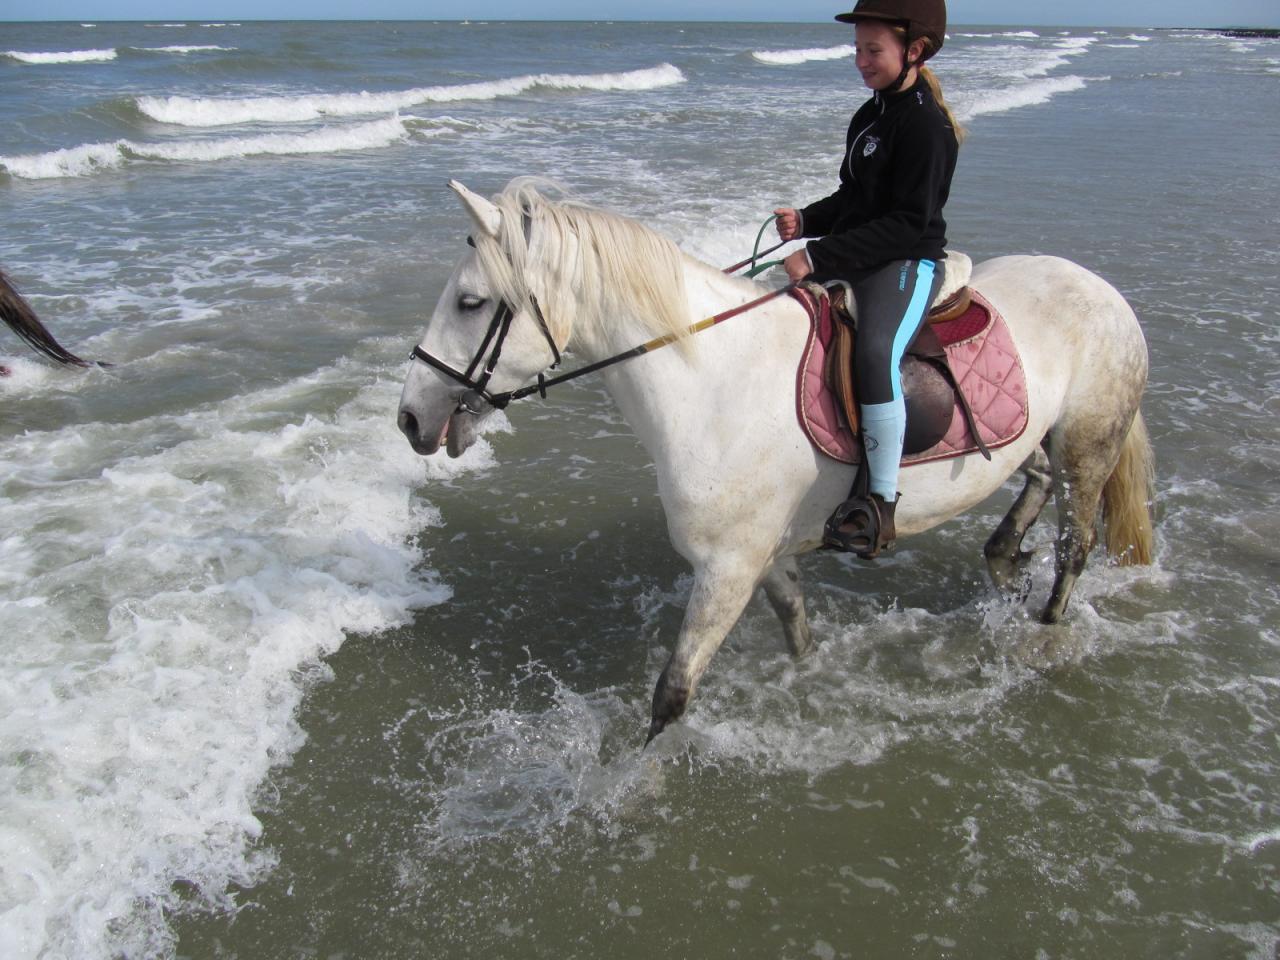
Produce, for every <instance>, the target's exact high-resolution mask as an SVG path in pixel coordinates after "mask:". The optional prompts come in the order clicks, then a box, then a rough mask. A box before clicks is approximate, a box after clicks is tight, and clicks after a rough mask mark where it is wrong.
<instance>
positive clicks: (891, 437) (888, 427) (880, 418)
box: [858, 397, 907, 502]
mask: <svg viewBox="0 0 1280 960" xmlns="http://www.w3.org/2000/svg"><path fill="white" fill-rule="evenodd" d="M858 413H859V415H860V416H861V418H862V433H863V436H864V438H865V442H866V448H867V469H868V470H869V471H870V473H871V484H870V486H871V492H872V493H878V494H879V495H880V496H881V497H883V498H884V499H885V501H886V502H889V501H892V500H895V499H897V496H898V462H899V461H900V460H901V459H902V439H903V437H904V436H905V434H906V430H907V404H906V401H904V400H903V399H902V398H901V397H899V398H898V399H897V400H890V401H889V402H888V403H864V404H862V405H860V406H859V408H858Z"/></svg>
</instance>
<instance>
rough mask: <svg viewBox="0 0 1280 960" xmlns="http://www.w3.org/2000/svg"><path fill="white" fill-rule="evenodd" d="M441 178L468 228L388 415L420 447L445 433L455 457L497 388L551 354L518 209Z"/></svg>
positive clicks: (430, 447)
mask: <svg viewBox="0 0 1280 960" xmlns="http://www.w3.org/2000/svg"><path fill="white" fill-rule="evenodd" d="M449 185H450V186H451V187H452V188H453V190H454V191H455V192H456V193H457V194H458V196H459V197H460V198H461V200H462V204H463V206H464V207H465V208H466V211H467V213H468V214H469V215H470V217H471V220H472V226H473V230H472V235H471V237H470V238H468V243H469V247H468V249H467V251H466V254H465V255H464V256H463V258H462V260H461V261H460V262H459V263H458V265H457V267H455V268H454V271H453V275H452V276H451V277H450V278H449V282H448V284H447V285H446V286H445V288H444V292H443V293H442V294H441V295H440V299H439V301H438V302H437V303H436V306H435V310H434V311H433V312H432V314H431V320H430V322H429V323H428V325H427V330H426V333H425V334H424V336H423V338H422V341H421V342H420V343H419V344H418V347H417V348H416V349H415V350H414V354H413V355H414V358H415V360H417V361H421V362H415V363H413V365H412V367H411V368H410V370H409V376H408V378H407V379H406V380H405V385H404V390H403V391H402V393H401V395H400V410H399V414H398V416H397V424H398V425H399V427H400V430H401V432H403V433H404V435H405V436H406V437H408V439H409V443H410V445H412V447H413V449H414V450H415V451H417V452H418V453H420V454H422V455H424V456H430V455H431V454H433V453H435V452H436V451H437V450H439V449H440V446H441V445H442V444H446V442H447V450H448V452H449V456H451V457H457V456H461V455H462V453H463V451H465V450H466V449H467V448H468V447H469V446H471V444H472V443H474V442H475V439H476V436H477V427H478V426H479V424H480V422H481V421H482V420H483V419H484V418H485V417H487V416H488V415H489V414H490V413H492V412H493V410H494V409H495V407H497V406H502V405H504V404H505V400H506V394H508V393H509V392H510V391H512V390H514V389H516V388H517V387H519V386H520V385H521V384H524V383H527V382H528V381H529V380H531V379H533V378H534V377H536V376H537V375H538V374H539V373H541V372H542V371H544V370H546V369H547V368H548V367H550V366H552V365H553V364H554V363H556V362H558V361H559V358H560V357H559V346H558V345H557V337H556V336H553V332H552V330H551V329H549V328H548V326H547V321H546V318H545V317H544V316H543V314H542V308H541V307H540V306H539V304H538V299H537V296H536V295H535V294H534V293H533V291H532V289H531V287H530V277H529V275H528V274H529V272H530V271H529V255H528V254H529V247H530V237H531V233H532V220H531V217H530V214H529V212H528V210H527V208H525V209H524V210H523V211H522V208H520V207H519V206H515V207H512V206H510V205H507V207H506V208H505V209H504V208H500V207H499V206H497V205H496V204H494V203H491V202H490V201H488V200H486V199H484V198H483V197H480V196H478V195H476V194H475V193H472V192H471V191H470V190H468V189H467V188H466V187H464V186H463V185H462V184H460V183H458V182H457V181H456V180H455V181H451V182H450V184H449ZM513 219H514V220H515V221H516V222H514V223H513V222H511V221H512V220H513ZM561 336H563V334H561ZM562 342H563V340H561V343H562Z"/></svg>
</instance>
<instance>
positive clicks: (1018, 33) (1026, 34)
mask: <svg viewBox="0 0 1280 960" xmlns="http://www.w3.org/2000/svg"><path fill="white" fill-rule="evenodd" d="M956 36H957V37H965V38H968V39H973V40H992V39H995V38H997V37H1001V38H1005V37H1007V38H1012V39H1014V40H1039V39H1040V34H1038V33H1033V32H1032V31H1030V30H1008V31H1004V32H1003V33H957V34H956Z"/></svg>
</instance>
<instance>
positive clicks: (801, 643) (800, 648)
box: [761, 557, 815, 657]
mask: <svg viewBox="0 0 1280 960" xmlns="http://www.w3.org/2000/svg"><path fill="white" fill-rule="evenodd" d="M761 585H762V586H763V587H764V592H765V596H767V597H768V598H769V603H770V604H772V606H773V610H774V612H775V613H776V614H777V615H778V619H779V620H781V621H782V632H783V633H784V634H785V636H786V638H787V649H788V650H790V651H791V653H792V654H793V655H794V656H797V657H800V656H804V655H805V654H806V653H810V652H811V651H812V650H813V648H814V646H815V644H814V642H813V637H812V636H811V635H810V633H809V621H808V620H807V619H805V615H804V591H803V590H801V588H800V571H799V569H798V568H797V567H796V558H795V557H783V558H782V559H781V560H779V561H778V562H777V563H775V564H774V565H773V566H772V567H770V568H769V572H768V573H767V574H765V577H764V581H763V583H762V584H761Z"/></svg>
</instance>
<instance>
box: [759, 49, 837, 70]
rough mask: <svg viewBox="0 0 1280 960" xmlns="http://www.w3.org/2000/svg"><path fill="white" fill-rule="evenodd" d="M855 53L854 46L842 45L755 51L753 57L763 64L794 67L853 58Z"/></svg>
mask: <svg viewBox="0 0 1280 960" xmlns="http://www.w3.org/2000/svg"><path fill="white" fill-rule="evenodd" d="M855 53H857V50H856V48H855V47H854V46H853V45H852V44H842V45H840V46H838V47H811V48H808V49H804V50H753V51H752V52H751V56H753V57H755V59H757V60H759V61H760V62H761V63H769V64H773V65H775V66H793V65H795V64H798V63H808V62H810V61H813V60H841V59H843V58H845V57H852V56H853V55H854V54H855Z"/></svg>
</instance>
